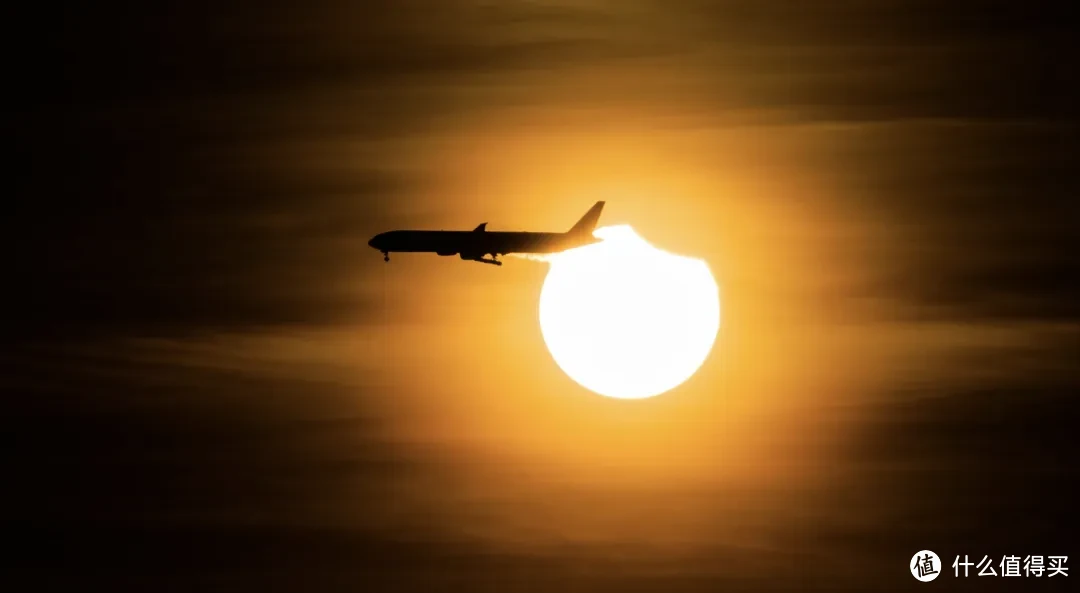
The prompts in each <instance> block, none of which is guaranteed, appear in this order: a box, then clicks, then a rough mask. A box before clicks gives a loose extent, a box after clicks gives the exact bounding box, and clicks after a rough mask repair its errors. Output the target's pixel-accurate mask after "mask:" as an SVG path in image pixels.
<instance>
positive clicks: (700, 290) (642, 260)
mask: <svg viewBox="0 0 1080 593" xmlns="http://www.w3.org/2000/svg"><path fill="white" fill-rule="evenodd" d="M594 235H595V236H596V237H597V238H600V239H603V241H602V242H600V243H595V244H592V245H587V246H585V247H579V248H577V249H571V250H569V251H565V252H562V253H559V254H556V255H554V256H552V257H550V258H548V261H549V262H550V264H551V269H550V271H549V272H548V275H547V278H546V279H545V280H544V287H543V290H542V291H541V292H540V329H541V332H542V333H543V336H544V341H545V342H546V343H547V347H548V350H550V351H551V355H552V357H554V359H555V362H556V363H557V364H558V365H559V367H560V368H561V369H562V370H563V371H564V372H566V374H567V375H569V376H570V378H571V379H573V380H574V381H576V382H577V383H579V384H580V385H582V386H583V387H585V388H587V389H589V390H591V391H595V392H596V393H599V394H601V395H606V396H609V397H616V398H624V399H639V398H646V397H652V396H654V395H659V394H661V393H664V392H665V391H668V390H670V389H672V388H674V387H676V386H678V385H680V384H681V383H683V382H684V381H686V380H687V379H689V378H690V377H691V376H692V375H693V374H694V372H695V371H697V369H698V368H699V367H700V366H701V364H702V363H703V362H705V359H706V358H707V357H708V355H709V352H710V350H712V346H713V342H714V341H715V340H716V334H717V331H718V330H719V328H720V297H719V289H718V288H717V286H716V281H715V280H714V279H713V275H712V272H710V270H709V267H708V265H706V264H705V262H704V261H702V260H699V259H693V258H689V257H683V256H679V255H675V254H671V253H667V252H665V251H662V250H660V249H657V248H656V247H653V246H652V245H650V244H649V243H648V242H646V241H645V240H644V239H642V238H641V237H640V236H638V235H637V233H635V232H634V230H633V229H632V228H631V227H629V226H614V227H604V228H600V229H597V230H596V232H595V233H594Z"/></svg>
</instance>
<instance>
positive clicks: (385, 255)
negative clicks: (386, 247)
mask: <svg viewBox="0 0 1080 593" xmlns="http://www.w3.org/2000/svg"><path fill="white" fill-rule="evenodd" d="M382 260H383V261H390V252H389V251H384V252H382Z"/></svg>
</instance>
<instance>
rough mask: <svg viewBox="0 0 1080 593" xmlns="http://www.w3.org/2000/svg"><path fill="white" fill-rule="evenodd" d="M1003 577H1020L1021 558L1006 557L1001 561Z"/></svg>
mask: <svg viewBox="0 0 1080 593" xmlns="http://www.w3.org/2000/svg"><path fill="white" fill-rule="evenodd" d="M999 566H1001V576H1003V577H1018V576H1020V557H1019V556H1005V557H1004V558H1002V559H1001V564H1000V565H999Z"/></svg>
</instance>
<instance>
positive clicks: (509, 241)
mask: <svg viewBox="0 0 1080 593" xmlns="http://www.w3.org/2000/svg"><path fill="white" fill-rule="evenodd" d="M603 209H604V202H602V201H601V202H597V203H596V204H593V207H592V208H590V209H589V211H588V212H586V213H585V216H582V217H581V220H578V221H577V223H576V224H575V225H574V226H573V227H572V228H571V229H570V230H569V231H567V232H565V233H526V232H503V231H488V230H487V223H486V222H482V223H480V226H478V227H476V228H475V229H473V230H471V231H388V232H385V233H379V234H378V235H375V236H374V237H372V238H371V240H370V241H368V245H370V246H371V247H373V248H375V249H378V250H379V251H381V252H382V254H383V260H384V261H390V253H391V252H426V253H436V254H438V255H443V256H451V255H460V256H461V259H463V260H466V261H476V262H480V263H484V264H492V265H496V266H501V265H502V262H501V261H499V256H500V255H505V254H508V253H556V252H559V251H565V250H567V249H571V248H573V247H581V246H583V245H588V244H590V243H596V242H598V241H600V239H596V238H594V237H593V236H592V233H593V229H595V228H596V221H597V220H599V219H600V211H601V210H603ZM485 256H491V259H486V258H485Z"/></svg>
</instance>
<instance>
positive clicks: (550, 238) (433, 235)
mask: <svg viewBox="0 0 1080 593" xmlns="http://www.w3.org/2000/svg"><path fill="white" fill-rule="evenodd" d="M596 241H597V240H596V239H594V238H593V237H591V236H588V237H580V236H575V235H571V234H570V233H529V232H501V231H494V232H488V231H389V232H385V233H380V234H378V235H375V237H373V238H372V239H371V241H370V242H369V243H368V244H369V245H370V246H372V247H374V248H375V249H378V250H380V251H382V252H383V253H391V252H430V253H437V254H439V255H458V254H461V255H465V256H472V257H481V256H483V255H489V254H490V255H503V254H507V253H555V252H558V251H564V250H566V249H570V248H572V247H579V246H581V245H586V244H588V243H594V242H596Z"/></svg>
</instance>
